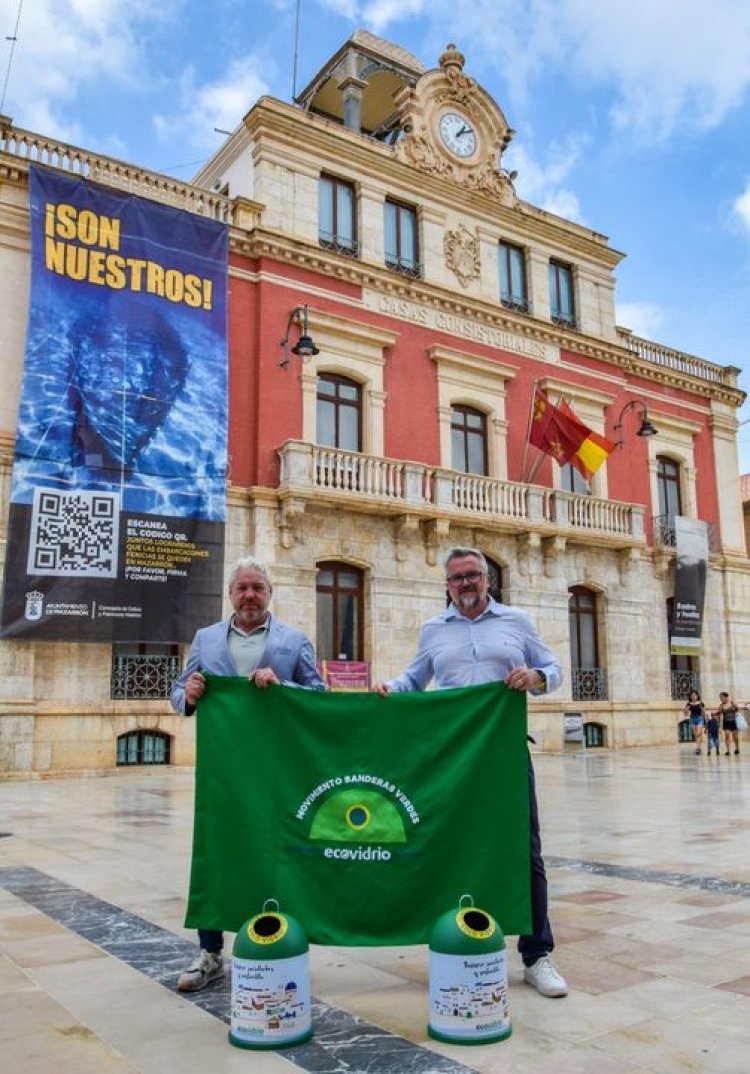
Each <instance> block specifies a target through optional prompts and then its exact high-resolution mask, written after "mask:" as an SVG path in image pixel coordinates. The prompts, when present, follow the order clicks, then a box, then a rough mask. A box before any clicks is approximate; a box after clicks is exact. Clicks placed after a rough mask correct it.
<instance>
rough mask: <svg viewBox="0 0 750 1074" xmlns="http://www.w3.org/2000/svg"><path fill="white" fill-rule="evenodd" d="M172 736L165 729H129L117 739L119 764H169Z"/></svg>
mask: <svg viewBox="0 0 750 1074" xmlns="http://www.w3.org/2000/svg"><path fill="white" fill-rule="evenodd" d="M169 746H170V736H169V735H166V734H164V732H163V731H129V732H128V733H127V734H125V735H119V736H118V739H117V764H118V765H138V764H169Z"/></svg>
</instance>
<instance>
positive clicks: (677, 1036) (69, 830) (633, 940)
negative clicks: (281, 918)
mask: <svg viewBox="0 0 750 1074" xmlns="http://www.w3.org/2000/svg"><path fill="white" fill-rule="evenodd" d="M745 737H746V736H745ZM743 749H744V752H743V754H742V755H741V756H739V757H734V756H732V757H724V756H722V757H721V758H720V760H717V759H716V758H715V757H712V758H711V759H710V760H709V759H708V758H706V757H705V755H704V756H702V757H696V756H695V754H694V753H693V751H692V750H691V748H690V747H689V746H675V747H673V748H658V749H633V750H623V751H618V752H617V753H610V752H607V751H601V750H592V751H589V752H587V753H585V754H584V753H568V754H565V755H563V756H552V755H546V756H537V757H536V758H535V764H536V768H537V780H538V786H539V797H540V807H541V814H542V832H543V837H544V842H545V853H546V858H547V865H548V872H549V879H550V894H551V917H552V923H553V927H554V929H555V933H556V937H557V943H558V947H557V951H556V955H555V957H556V960H557V962H558V964H559V967H560V969H561V970H562V971H563V972H564V974H565V976H566V977H567V979H568V983H569V985H570V994H569V995H568V996H567V997H566V998H565V999H556V1000H552V999H544V998H542V997H541V996H539V995H538V994H537V993H536V992H534V991H532V990H531V989H530V988H528V986H526V985H524V984H523V983H522V967H521V964H520V960H519V958H518V956H517V954H516V952H515V949H513V950H512V951H511V953H510V958H509V962H510V970H509V984H510V1007H511V1019H512V1024H513V1035H512V1036H511V1037H510V1038H509V1039H508V1040H505V1041H502V1042H499V1043H495V1044H487V1045H483V1046H481V1047H461V1046H458V1045H455V1044H440V1043H438V1042H436V1041H433V1040H431V1039H430V1038H429V1037H428V1036H427V1032H426V1023H427V1016H428V991H427V983H428V981H427V977H428V975H427V949H426V948H424V947H408V948H376V949H373V948H367V949H364V948H323V947H316V948H313V949H312V952H311V971H312V987H313V994H314V1002H313V1023H314V1029H315V1036H314V1038H313V1040H312V1041H311V1042H310V1043H308V1044H305V1045H301V1046H298V1047H295V1048H291V1049H285V1050H283V1051H245V1050H242V1049H237V1048H234V1047H232V1046H231V1045H230V1044H229V1043H228V1042H227V1019H228V995H229V992H228V984H227V982H226V981H225V982H220V983H217V984H215V985H212V986H210V987H209V988H207V989H206V990H205V991H204V992H201V993H199V994H197V995H195V996H193V997H192V998H191V997H184V996H180V995H178V994H177V993H176V992H175V988H174V984H175V977H176V973H177V971H178V969H179V968H180V967H181V966H183V965H184V963H185V962H186V960H187V959H189V958H190V956H191V954H192V951H193V947H192V945H193V934H192V933H190V932H188V931H187V930H185V929H183V927H182V918H183V912H184V904H185V895H186V889H187V882H188V869H189V858H190V845H191V831H192V798H193V777H192V773H191V772H189V771H185V770H166V769H138V770H131V771H118V772H116V773H114V774H112V775H108V776H103V777H100V778H88V779H59V780H52V781H33V782H28V781H6V782H2V783H0V953H1V954H2V959H1V961H0V1055H1V1056H2V1069H3V1070H5V1071H19V1072H22V1074H36V1072H40V1074H41V1072H44V1074H49V1072H52V1074H101V1072H107V1074H134V1072H136V1071H138V1072H143V1074H172V1072H173V1071H174V1072H177V1074H204V1072H205V1074H225V1072H226V1074H235V1072H240V1071H243V1072H248V1074H266V1072H268V1074H276V1072H278V1074H284V1072H288V1074H294V1072H295V1071H311V1072H317V1074H339V1072H340V1074H365V1072H367V1074H381V1072H382V1074H385V1072H389V1074H450V1072H453V1074H470V1072H471V1071H479V1072H487V1074H518V1072H528V1074H646V1072H649V1074H677V1072H691V1074H694V1072H696V1071H707V1072H708V1071H711V1072H712V1074H740V1072H741V1071H744V1070H746V1069H747V1065H748V1061H749V1060H748V1056H750V838H749V836H750V819H749V818H750V743H743ZM250 912H254V910H253V909H252V908H251V910H250Z"/></svg>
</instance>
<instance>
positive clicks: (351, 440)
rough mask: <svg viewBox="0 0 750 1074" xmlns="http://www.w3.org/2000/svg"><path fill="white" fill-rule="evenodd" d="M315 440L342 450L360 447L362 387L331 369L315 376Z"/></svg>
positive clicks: (353, 449) (355, 449) (354, 449)
mask: <svg viewBox="0 0 750 1074" xmlns="http://www.w3.org/2000/svg"><path fill="white" fill-rule="evenodd" d="M317 399H318V403H317V424H316V440H317V443H318V444H321V445H323V446H325V447H335V448H341V449H342V450H343V451H361V450H362V390H361V388H360V386H359V384H357V383H355V381H353V380H349V379H348V378H347V377H340V376H338V375H337V374H335V373H321V374H320V376H319V377H318V394H317Z"/></svg>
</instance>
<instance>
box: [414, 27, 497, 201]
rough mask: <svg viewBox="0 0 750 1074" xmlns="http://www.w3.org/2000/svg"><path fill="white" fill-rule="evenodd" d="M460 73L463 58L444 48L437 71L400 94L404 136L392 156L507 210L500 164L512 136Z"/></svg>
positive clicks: (487, 100)
mask: <svg viewBox="0 0 750 1074" xmlns="http://www.w3.org/2000/svg"><path fill="white" fill-rule="evenodd" d="M463 67H464V56H463V54H462V53H461V52H459V51H458V49H456V47H455V45H453V44H449V45H448V46H447V48H446V50H445V52H444V53H443V54H442V56H441V57H440V61H439V67H437V68H435V69H433V70H431V71H427V72H425V74H423V75H422V76H421V78H419V79H418V81H417V82H416V83H415V84H414V85H412V86H405V87H404V88H403V89H402V90H401V92H400V94H399V95H398V97H397V104H398V107H399V112H400V126H401V128H402V129H403V130H404V131H405V132H406V133H405V134H404V136H403V138H402V139H401V140H400V141H399V142H398V144H397V145H396V147H395V150H396V154H397V155H398V156H399V157H401V159H402V160H404V161H405V162H408V163H410V164H412V165H414V166H416V167H417V168H420V169H421V170H422V171H425V172H427V173H430V174H432V175H437V176H441V177H443V178H445V179H449V180H453V181H454V182H456V183H459V184H461V186H463V187H464V188H468V189H469V190H473V191H476V192H477V193H483V194H486V195H489V196H491V197H493V198H496V199H498V200H499V201H501V202H502V204H504V205H512V204H513V203H514V202H515V194H514V192H513V187H512V184H511V182H510V180H509V178H508V176H507V174H506V173H505V172H504V171H503V169H502V167H501V158H502V153H503V151H504V150H505V148H506V147H507V146H508V144H509V143H510V140H511V138H512V137H513V131H512V130H511V128H510V127H509V126H508V123H507V121H506V119H505V116H504V115H503V113H502V111H501V110H500V108H498V106H497V104H496V103H495V101H494V100H493V99H492V98H491V97H490V96H489V94H488V93H486V92H485V91H484V90H483V89H482V88H481V86H479V85H478V84H477V82H476V80H475V79H473V78H471V77H470V76H469V75H467V74H465V73H464V70H463Z"/></svg>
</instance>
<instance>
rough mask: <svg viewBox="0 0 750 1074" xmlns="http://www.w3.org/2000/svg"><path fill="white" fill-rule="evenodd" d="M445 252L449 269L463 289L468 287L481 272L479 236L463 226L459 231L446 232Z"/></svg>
mask: <svg viewBox="0 0 750 1074" xmlns="http://www.w3.org/2000/svg"><path fill="white" fill-rule="evenodd" d="M443 250H444V252H445V263H446V265H447V266H448V268H449V269H450V270H451V272H452V273H453V274H454V275H455V276H456V277H457V279H458V281H459V283H460V284H461V285H462V286H463V287H468V286H469V284H470V283H471V281H472V280H475V279H476V278H477V277H478V276H479V274H480V272H481V262H480V259H479V238H478V236H477V235H472V234H471V232H470V231H469V229H468V228H466V227H464V225H463V224H461V225H460V227H459V228H458V230H457V231H446V233H445V239H444V240H443Z"/></svg>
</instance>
